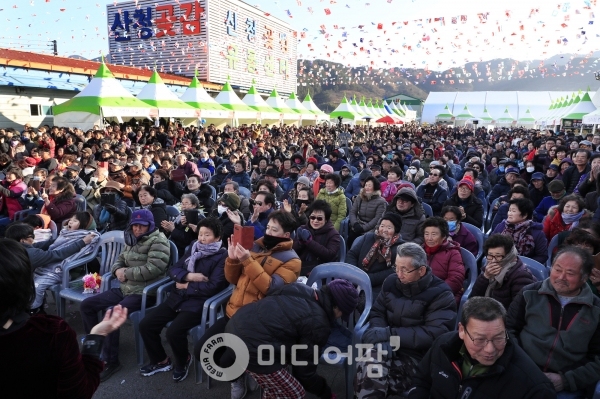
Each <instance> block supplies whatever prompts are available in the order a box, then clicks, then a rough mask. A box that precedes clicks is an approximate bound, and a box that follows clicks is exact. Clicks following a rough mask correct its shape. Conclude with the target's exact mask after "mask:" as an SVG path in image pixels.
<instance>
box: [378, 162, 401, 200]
mask: <svg viewBox="0 0 600 399" xmlns="http://www.w3.org/2000/svg"><path fill="white" fill-rule="evenodd" d="M401 178H402V170H401V169H400V168H399V167H397V166H394V167H392V168H391V169H390V170H389V172H388V175H387V180H386V181H384V182H383V183H381V196H382V197H383V198H384V199H385V200H386V201H387V202H388V203H390V202H392V200H393V199H394V197H395V196H396V194H397V193H398V190H399V189H400V188H399V186H400V185H401V184H402V181H401V180H400V179H401Z"/></svg>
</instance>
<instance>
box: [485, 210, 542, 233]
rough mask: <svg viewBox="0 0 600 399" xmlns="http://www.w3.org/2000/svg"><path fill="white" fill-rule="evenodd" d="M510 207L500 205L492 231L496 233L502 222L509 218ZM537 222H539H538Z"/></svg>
mask: <svg viewBox="0 0 600 399" xmlns="http://www.w3.org/2000/svg"><path fill="white" fill-rule="evenodd" d="M509 206H510V204H508V203H506V204H502V205H500V208H498V210H497V211H496V215H495V216H494V219H493V220H492V231H494V229H495V228H496V226H498V225H499V224H500V222H501V221H503V220H506V218H507V217H508V207H509ZM536 222H537V220H536ZM540 222H541V220H540Z"/></svg>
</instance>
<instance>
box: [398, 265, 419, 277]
mask: <svg viewBox="0 0 600 399" xmlns="http://www.w3.org/2000/svg"><path fill="white" fill-rule="evenodd" d="M420 268H421V266H419V267H416V268H414V269H412V270H407V269H396V273H398V274H402V275H403V276H406V275H407V274H410V273H412V272H414V271H417V270H419V269H420Z"/></svg>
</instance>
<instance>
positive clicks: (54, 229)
mask: <svg viewBox="0 0 600 399" xmlns="http://www.w3.org/2000/svg"><path fill="white" fill-rule="evenodd" d="M48 228H49V229H50V232H52V239H53V240H55V239H56V237H58V227H57V226H56V223H54V220H51V221H50V223H48Z"/></svg>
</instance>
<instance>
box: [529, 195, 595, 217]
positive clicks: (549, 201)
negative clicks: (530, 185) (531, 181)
mask: <svg viewBox="0 0 600 399" xmlns="http://www.w3.org/2000/svg"><path fill="white" fill-rule="evenodd" d="M555 205H558V201H557V200H555V199H554V198H552V196H551V195H549V196H547V197H544V199H543V200H542V202H540V204H539V205H538V206H537V208H535V211H533V220H535V221H536V222H539V223H541V222H542V220H544V217H545V216H546V215H547V214H548V211H549V210H550V208H552V207H553V206H555ZM594 216H595V215H594Z"/></svg>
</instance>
